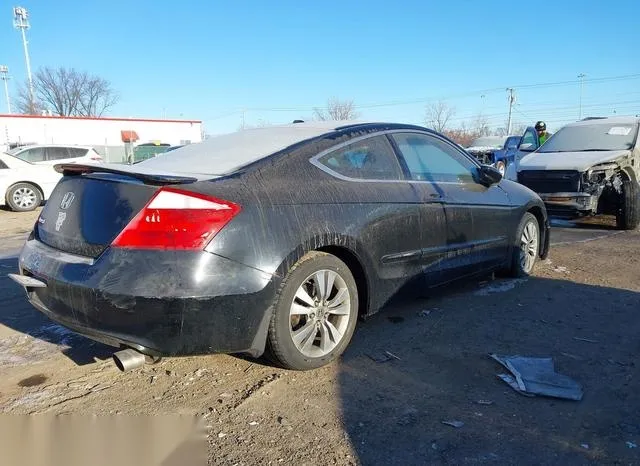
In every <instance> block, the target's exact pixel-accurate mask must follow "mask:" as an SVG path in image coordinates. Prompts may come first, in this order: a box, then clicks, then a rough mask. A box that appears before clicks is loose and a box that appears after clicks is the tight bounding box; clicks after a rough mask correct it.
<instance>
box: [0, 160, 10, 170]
mask: <svg viewBox="0 0 640 466" xmlns="http://www.w3.org/2000/svg"><path fill="white" fill-rule="evenodd" d="M3 168H9V167H7V164H6V163H4V162H3V161H2V160H0V170H2V169H3Z"/></svg>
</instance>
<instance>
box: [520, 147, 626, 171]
mask: <svg viewBox="0 0 640 466" xmlns="http://www.w3.org/2000/svg"><path fill="white" fill-rule="evenodd" d="M630 152H631V151H628V150H613V151H593V152H533V153H531V154H529V155H527V156H525V157H523V158H522V160H520V167H519V171H522V170H577V171H580V172H583V171H586V170H588V169H589V168H591V167H592V166H594V165H597V164H600V163H607V162H611V161H613V160H616V159H617V158H619V157H622V156H623V155H627V154H629V153H630Z"/></svg>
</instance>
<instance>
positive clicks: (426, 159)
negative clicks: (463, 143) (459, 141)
mask: <svg viewBox="0 0 640 466" xmlns="http://www.w3.org/2000/svg"><path fill="white" fill-rule="evenodd" d="M393 139H394V140H395V142H396V144H397V145H398V148H399V149H400V152H401V153H402V157H403V158H404V160H405V162H406V164H407V168H408V169H409V173H410V174H411V179H413V180H416V181H435V182H454V183H469V182H473V181H474V177H473V176H474V173H475V172H476V169H477V166H476V165H475V164H474V163H473V162H472V161H470V160H469V159H467V158H466V157H464V156H463V155H462V154H460V153H459V152H458V151H457V150H456V149H454V148H453V147H451V146H450V145H449V144H447V143H446V142H444V141H441V140H440V139H437V138H434V137H432V136H427V135H424V134H417V133H400V134H394V135H393Z"/></svg>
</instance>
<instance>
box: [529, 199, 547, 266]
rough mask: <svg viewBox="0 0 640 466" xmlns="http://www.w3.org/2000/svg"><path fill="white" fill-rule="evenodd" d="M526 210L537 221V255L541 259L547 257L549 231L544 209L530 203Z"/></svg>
mask: <svg viewBox="0 0 640 466" xmlns="http://www.w3.org/2000/svg"><path fill="white" fill-rule="evenodd" d="M527 212H528V213H530V214H532V215H533V216H534V217H535V218H536V220H537V221H538V230H539V231H540V244H539V246H538V247H539V256H540V258H541V259H545V258H546V257H547V254H548V251H549V231H548V229H547V223H548V220H547V216H546V215H545V212H544V209H543V208H542V207H541V206H539V205H535V204H534V205H531V206H529V207H528V208H527Z"/></svg>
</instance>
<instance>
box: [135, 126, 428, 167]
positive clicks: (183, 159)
mask: <svg viewBox="0 0 640 466" xmlns="http://www.w3.org/2000/svg"><path fill="white" fill-rule="evenodd" d="M383 125H388V124H385V123H375V122H364V121H351V120H349V121H313V122H302V123H291V124H287V125H279V126H266V127H262V128H251V129H245V130H241V131H237V132H235V133H229V134H223V135H220V136H214V137H211V138H208V139H205V140H204V141H202V142H199V143H194V144H188V145H186V146H184V147H181V148H179V149H175V150H173V151H171V152H170V153H165V154H163V156H162V157H154V158H152V159H148V160H145V161H143V162H141V163H139V164H138V165H139V166H140V168H143V166H144V169H145V171H149V170H153V171H156V172H172V173H206V174H211V175H222V174H228V173H232V172H234V171H236V170H237V169H239V168H241V167H243V166H245V165H248V164H250V163H253V162H257V161H258V160H260V159H262V158H264V157H267V156H269V155H272V154H275V153H277V152H280V151H282V150H284V149H286V148H288V147H290V146H293V145H295V144H298V143H301V142H304V141H307V140H309V139H313V138H316V137H319V136H323V135H326V134H330V133H333V132H335V131H337V130H342V129H348V128H363V129H364V128H371V129H374V128H376V127H377V126H381V128H382V126H383ZM394 126H395V125H394ZM399 126H406V127H407V128H415V127H414V126H411V125H399ZM422 129H424V128H422Z"/></svg>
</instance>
